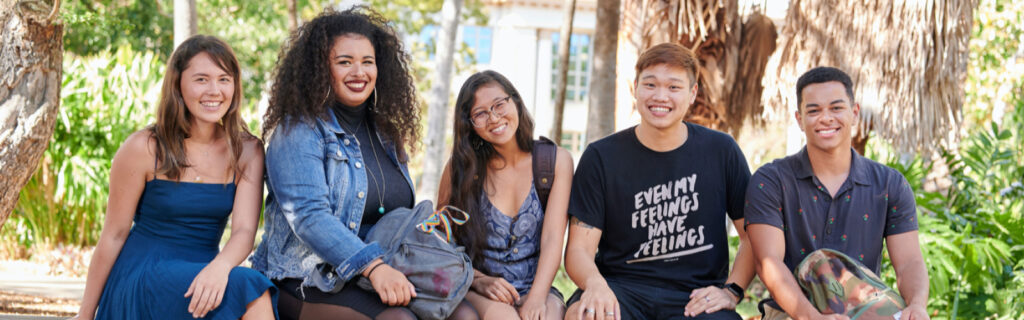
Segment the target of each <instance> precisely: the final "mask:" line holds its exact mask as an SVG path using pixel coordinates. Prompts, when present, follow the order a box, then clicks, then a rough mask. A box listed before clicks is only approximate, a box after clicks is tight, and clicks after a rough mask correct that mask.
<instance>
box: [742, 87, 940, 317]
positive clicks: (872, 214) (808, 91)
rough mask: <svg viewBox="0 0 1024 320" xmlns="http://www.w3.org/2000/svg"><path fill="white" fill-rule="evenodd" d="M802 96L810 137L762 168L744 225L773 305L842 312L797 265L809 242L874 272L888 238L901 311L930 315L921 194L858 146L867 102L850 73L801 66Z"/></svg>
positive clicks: (803, 123) (807, 312)
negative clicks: (820, 303)
mask: <svg viewBox="0 0 1024 320" xmlns="http://www.w3.org/2000/svg"><path fill="white" fill-rule="evenodd" d="M797 104H798V108H797V111H796V121H797V124H798V125H799V126H800V129H801V130H802V131H803V132H804V134H805V135H806V136H807V145H806V146H805V147H804V149H803V150H801V151H800V152H799V153H797V154H794V155H790V156H788V157H786V158H783V159H778V160H775V161H774V162H772V163H769V164H766V165H764V166H763V167H761V168H760V169H758V170H757V172H756V173H755V174H754V176H753V177H752V178H751V179H750V184H749V185H748V187H747V200H746V201H747V203H746V206H747V207H746V208H745V209H744V211H745V214H746V230H747V233H748V235H749V237H750V242H751V246H752V248H753V251H754V256H755V259H756V260H757V262H758V270H757V273H758V275H760V277H761V280H762V281H764V283H765V285H767V286H768V289H769V291H771V293H772V297H773V299H774V300H775V301H774V303H772V304H769V306H771V307H781V309H782V310H785V312H786V313H787V314H789V316H791V317H792V318H794V319H830V318H834V319H844V318H845V317H844V316H841V315H836V314H830V315H824V316H823V315H821V314H820V313H819V312H818V310H817V309H815V307H814V306H813V305H812V304H811V302H810V301H809V300H808V299H807V298H806V297H805V296H804V295H803V293H802V292H801V289H800V287H799V286H798V285H797V282H796V279H794V277H793V270H794V269H796V267H797V265H798V264H800V262H801V261H802V260H803V259H804V257H806V256H807V255H808V254H810V253H811V252H812V251H815V250H818V249H822V248H829V249H833V250H837V251H840V252H842V253H845V254H846V255H847V256H850V257H852V258H853V259H854V260H857V261H859V262H861V263H863V264H864V265H865V266H867V268H868V269H871V270H872V271H874V272H875V273H876V274H877V273H878V272H879V266H880V264H881V261H882V242H883V239H884V241H885V243H887V245H888V250H889V257H890V258H891V259H892V264H893V268H894V269H895V270H896V277H897V284H898V287H899V291H900V294H901V295H902V296H903V298H904V299H905V300H906V302H907V307H906V308H905V309H903V311H902V313H901V318H900V319H928V315H927V312H926V311H925V304H926V303H927V301H928V271H927V270H926V268H925V264H924V259H923V258H922V257H921V248H920V244H919V243H918V237H917V219H916V208H915V205H914V193H913V190H911V188H910V187H909V185H908V184H907V182H906V179H905V178H904V177H903V175H901V174H900V173H899V172H897V171H896V170H893V169H892V168H889V167H886V166H884V165H882V164H879V163H877V162H874V161H872V160H870V159H867V158H864V157H862V156H861V155H859V154H857V152H855V151H853V149H852V148H851V141H852V140H851V135H852V133H851V132H852V130H853V128H854V127H855V126H856V125H857V121H858V115H859V113H860V105H858V104H857V103H855V102H854V99H853V84H852V82H851V80H850V77H849V76H848V75H846V73H844V72H843V71H841V70H839V69H836V68H828V67H819V68H814V69H812V70H810V71H808V72H807V73H804V74H803V75H802V76H800V79H799V80H798V81H797ZM766 313H767V312H766Z"/></svg>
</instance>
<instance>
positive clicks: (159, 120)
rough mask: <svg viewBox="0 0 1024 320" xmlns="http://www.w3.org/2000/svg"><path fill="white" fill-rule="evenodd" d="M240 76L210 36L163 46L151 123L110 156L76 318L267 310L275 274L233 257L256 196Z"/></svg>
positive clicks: (244, 314) (258, 313)
mask: <svg viewBox="0 0 1024 320" xmlns="http://www.w3.org/2000/svg"><path fill="white" fill-rule="evenodd" d="M240 81H241V77H240V72H239V67H238V61H237V60H236V59H235V55H234V52H232V50H231V48H230V47H228V45H227V44H225V43H224V42H223V41H221V40H219V39H217V38H214V37H211V36H194V37H191V38H189V39H188V40H186V41H185V42H183V43H182V44H181V45H180V46H178V48H177V50H175V51H174V54H173V55H171V59H170V61H169V62H168V65H167V71H166V73H165V74H164V82H163V89H162V91H161V96H160V102H159V104H158V106H157V115H156V123H155V124H153V125H151V126H149V127H147V128H146V129H143V130H140V131H138V132H135V133H133V134H132V135H131V136H129V137H128V139H127V140H126V141H125V142H124V144H122V145H121V148H120V149H119V150H118V151H117V154H116V155H115V156H114V159H113V162H112V163H111V169H110V198H109V200H108V204H107V214H106V220H105V222H104V226H103V232H102V233H101V234H100V241H99V244H97V246H96V251H95V252H94V254H93V257H92V262H91V263H90V265H89V276H88V279H87V281H86V287H85V295H84V298H83V299H82V306H81V308H80V309H79V314H78V317H77V318H85V319H92V318H94V317H95V318H98V319H187V318H209V319H239V318H242V319H273V318H275V317H276V314H275V311H274V304H275V301H276V297H277V291H276V289H275V288H274V286H273V284H272V283H271V282H270V280H268V279H267V278H266V277H264V276H263V275H262V274H260V273H259V272H256V271H255V270H252V269H249V268H245V267H239V266H238V265H239V264H240V263H241V262H242V260H243V259H245V257H246V256H248V255H249V252H250V251H251V250H252V247H253V239H254V238H255V234H256V228H257V224H258V221H259V215H260V205H261V201H262V196H263V147H262V146H261V143H260V141H259V140H258V139H257V138H256V137H254V136H253V135H252V134H250V133H249V132H248V130H247V129H246V127H245V123H244V122H243V121H242V119H241V116H240V115H239V110H238V109H239V105H240V102H241V101H240V100H241V94H242V88H241V84H240ZM229 216H230V218H231V237H230V239H228V242H227V244H225V246H224V249H223V250H220V247H219V245H220V239H221V235H222V234H223V232H224V227H225V225H226V223H227V220H228V217H229ZM133 222H134V225H133Z"/></svg>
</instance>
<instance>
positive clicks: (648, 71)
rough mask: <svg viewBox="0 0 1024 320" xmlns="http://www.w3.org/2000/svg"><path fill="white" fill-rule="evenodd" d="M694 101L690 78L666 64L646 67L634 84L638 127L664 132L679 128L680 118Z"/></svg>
mask: <svg viewBox="0 0 1024 320" xmlns="http://www.w3.org/2000/svg"><path fill="white" fill-rule="evenodd" d="M696 97H697V85H696V84H695V83H693V75H691V74H690V73H689V72H687V71H686V70H685V69H683V68H681V67H678V66H673V65H669V64H666V63H661V64H657V65H654V66H650V67H647V68H645V69H643V70H642V71H641V72H640V75H639V76H638V77H637V83H636V109H637V112H639V113H640V119H641V125H645V126H650V127H652V128H654V129H658V130H664V129H668V128H671V127H673V126H681V125H682V121H683V116H685V115H686V112H687V111H688V110H689V109H690V105H692V104H693V100H694V99H695V98H696Z"/></svg>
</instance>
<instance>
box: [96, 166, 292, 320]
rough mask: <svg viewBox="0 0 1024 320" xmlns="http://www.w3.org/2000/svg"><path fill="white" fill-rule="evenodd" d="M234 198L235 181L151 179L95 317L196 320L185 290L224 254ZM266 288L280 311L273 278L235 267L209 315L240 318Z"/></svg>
mask: <svg viewBox="0 0 1024 320" xmlns="http://www.w3.org/2000/svg"><path fill="white" fill-rule="evenodd" d="M234 200H235V184H234V183H229V184H227V185H224V184H205V183H189V182H175V181H168V180H158V179H154V180H151V181H149V182H146V187H145V190H144V191H143V192H142V197H141V199H139V205H138V208H137V209H136V211H135V219H134V220H135V225H134V226H132V230H131V232H130V233H129V235H128V239H126V240H125V243H124V247H122V248H121V254H120V255H118V257H117V261H116V262H115V263H114V266H113V268H111V270H110V276H109V277H108V278H107V284H106V286H104V287H103V295H101V296H100V301H99V306H98V307H97V310H96V319H192V315H191V314H190V313H189V312H188V305H189V301H190V299H191V298H185V292H186V291H188V287H189V285H191V284H192V280H193V279H194V278H195V277H196V275H198V274H199V271H201V270H202V269H203V268H204V267H206V265H207V264H208V263H209V262H210V261H212V260H213V258H214V257H215V256H216V255H217V253H219V252H220V247H219V245H220V240H221V236H222V235H223V233H224V226H225V224H226V223H227V219H228V216H229V215H230V214H231V208H232V205H233V204H234ZM267 290H270V293H271V297H272V298H273V299H272V300H273V301H274V305H275V308H274V310H275V312H276V310H277V308H276V305H277V289H276V288H275V287H274V285H273V284H272V283H271V282H270V280H268V279H267V278H266V277H264V276H263V275H262V274H260V273H259V272H257V271H255V270H253V269H249V268H245V267H235V268H234V269H232V270H231V273H230V275H229V279H228V283H227V287H225V289H224V298H223V299H222V301H221V303H220V306H218V307H217V308H216V309H214V310H211V311H210V312H208V313H207V314H206V318H205V319H238V318H240V317H241V316H242V315H243V314H245V307H246V306H247V305H248V304H249V303H250V302H252V301H253V300H256V298H259V297H260V296H261V295H263V292H265V291H267ZM275 316H276V315H275Z"/></svg>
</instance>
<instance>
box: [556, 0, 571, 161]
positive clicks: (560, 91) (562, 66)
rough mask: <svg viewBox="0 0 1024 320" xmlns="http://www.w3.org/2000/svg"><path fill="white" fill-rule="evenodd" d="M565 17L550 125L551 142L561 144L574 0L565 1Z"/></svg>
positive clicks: (561, 32) (559, 47)
mask: <svg viewBox="0 0 1024 320" xmlns="http://www.w3.org/2000/svg"><path fill="white" fill-rule="evenodd" d="M563 9H564V10H565V16H564V17H563V18H562V29H561V31H560V33H559V35H558V36H559V37H561V38H558V83H557V84H555V86H556V87H555V121H554V123H552V125H551V140H554V141H555V144H556V145H561V144H562V122H563V121H562V116H563V115H562V114H563V113H565V87H566V84H567V83H568V82H567V79H566V76H568V74H569V46H570V45H572V41H571V40H572V19H573V17H574V16H575V14H576V0H565V3H564V4H563Z"/></svg>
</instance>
